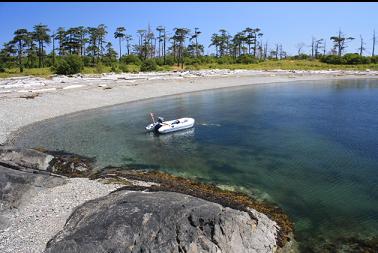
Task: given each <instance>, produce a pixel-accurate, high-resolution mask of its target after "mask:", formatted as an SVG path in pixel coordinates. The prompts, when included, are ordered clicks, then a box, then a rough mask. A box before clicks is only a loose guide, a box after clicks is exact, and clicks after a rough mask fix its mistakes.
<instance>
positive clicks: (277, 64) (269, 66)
mask: <svg viewBox="0 0 378 253" xmlns="http://www.w3.org/2000/svg"><path fill="white" fill-rule="evenodd" d="M185 68H186V69H188V70H190V69H231V70H235V69H246V70H274V69H283V70H329V69H332V70H366V69H370V70H378V64H359V65H335V64H327V63H324V62H320V61H319V60H278V61H277V60H267V61H263V62H259V63H251V64H218V63H209V64H199V65H196V66H192V65H187V66H185Z"/></svg>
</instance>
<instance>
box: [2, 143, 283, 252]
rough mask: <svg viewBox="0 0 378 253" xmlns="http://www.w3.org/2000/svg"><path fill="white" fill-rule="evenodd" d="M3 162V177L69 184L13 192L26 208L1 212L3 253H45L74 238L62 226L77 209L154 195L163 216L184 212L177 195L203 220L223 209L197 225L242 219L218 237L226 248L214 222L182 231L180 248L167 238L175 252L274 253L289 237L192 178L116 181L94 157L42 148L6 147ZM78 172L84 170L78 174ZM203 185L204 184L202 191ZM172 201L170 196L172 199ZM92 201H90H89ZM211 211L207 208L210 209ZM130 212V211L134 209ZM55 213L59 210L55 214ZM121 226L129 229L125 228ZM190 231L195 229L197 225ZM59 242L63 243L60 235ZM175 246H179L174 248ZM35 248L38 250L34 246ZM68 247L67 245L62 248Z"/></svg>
mask: <svg viewBox="0 0 378 253" xmlns="http://www.w3.org/2000/svg"><path fill="white" fill-rule="evenodd" d="M42 151H43V152H42ZM0 158H1V159H0V160H1V163H2V164H3V166H1V167H0V176H4V175H8V172H9V170H10V171H12V172H16V173H19V174H23V175H33V176H36V175H37V176H43V177H47V178H50V177H51V178H53V177H57V178H59V180H64V182H61V181H59V183H58V184H57V183H56V184H53V185H50V186H51V187H46V186H44V185H42V186H39V188H38V189H37V190H36V191H30V190H29V189H26V188H24V189H26V190H25V191H22V193H21V194H20V195H21V196H18V195H17V194H16V192H15V191H12V193H14V194H16V196H14V197H15V198H18V199H19V200H21V199H23V201H21V202H22V203H21V204H20V205H17V206H14V207H13V208H11V209H9V206H8V208H5V210H2V212H1V215H2V216H3V220H6V222H3V225H4V227H6V228H5V229H4V228H2V230H1V231H0V242H1V245H2V246H1V250H2V251H3V252H22V251H23V250H22V249H24V250H25V249H26V248H27V249H28V250H30V252H40V249H41V245H44V244H46V243H47V240H49V239H50V238H51V237H52V236H54V235H55V234H56V233H57V232H58V231H59V230H61V229H63V230H62V231H63V232H60V236H62V234H64V236H63V237H64V238H65V237H66V236H68V237H69V234H67V233H68V232H67V231H68V230H70V228H69V227H63V225H64V223H65V222H66V219H67V218H68V217H70V218H69V220H68V222H67V223H66V226H69V224H70V220H71V219H73V218H72V217H75V212H76V213H77V212H79V211H77V210H79V209H80V208H85V206H86V205H90V203H92V202H96V201H105V202H107V203H110V202H109V201H111V199H112V196H118V195H122V194H125V195H126V196H128V195H129V194H131V193H132V194H131V195H130V196H134V195H135V196H139V197H140V198H144V196H153V195H155V194H158V195H159V196H160V201H155V202H151V203H150V204H151V205H155V207H156V208H155V209H154V210H155V214H157V213H159V212H158V210H165V209H164V208H165V207H169V205H172V207H173V206H176V209H177V208H178V209H180V208H179V207H180V205H181V204H177V203H178V202H176V203H175V202H174V201H172V199H173V198H174V197H172V196H176V199H177V200H180V201H181V200H182V199H187V200H188V201H189V202H191V203H197V204H198V205H197V204H196V205H193V206H191V208H192V209H193V210H197V211H196V212H199V213H197V214H198V215H199V214H201V215H202V214H206V212H210V211H209V210H211V208H209V206H211V207H213V210H218V211H217V212H215V213H211V212H210V213H207V215H208V216H204V217H202V216H201V215H199V216H198V215H197V216H198V219H197V221H196V222H200V218H201V217H202V218H201V219H203V220H206V219H207V218H208V221H209V222H210V221H211V222H213V223H214V222H215V220H214V219H215V218H214V217H216V214H220V213H222V214H221V216H222V215H223V216H224V219H223V220H227V219H229V220H232V221H235V220H238V219H239V221H240V222H239V223H240V224H239V223H237V224H238V225H235V224H236V223H229V225H227V226H229V229H230V232H229V234H230V235H232V236H231V239H230V237H227V236H224V235H222V236H223V237H219V238H218V239H217V243H218V244H219V245H221V246H219V245H218V246H217V243H215V242H214V241H213V239H212V236H214V234H212V233H213V232H214V231H213V230H212V229H214V228H215V223H214V224H213V225H211V226H210V225H209V224H210V223H209V224H208V225H209V227H207V228H206V229H205V230H206V231H205V230H201V229H200V228H199V227H198V226H200V225H198V226H197V227H198V228H196V229H195V230H193V229H192V230H188V231H189V232H188V234H185V233H186V230H185V229H183V230H180V231H181V232H180V235H181V236H182V238H181V237H180V238H181V239H179V240H180V243H178V242H177V240H176V239H175V238H168V237H167V238H163V239H164V240H165V241H166V242H167V243H168V242H170V245H171V246H169V247H172V248H171V249H172V250H178V248H179V247H182V249H184V248H185V249H196V248H197V249H201V247H202V248H203V247H204V248H203V249H209V250H210V249H213V251H211V250H210V251H209V252H217V251H216V249H218V251H219V249H220V250H221V252H240V251H238V249H245V250H242V251H245V252H254V251H255V250H253V249H260V250H262V251H266V252H272V250H276V249H280V248H281V247H282V246H283V245H281V243H282V242H285V241H283V240H280V239H278V238H286V237H282V232H281V230H280V229H279V226H278V225H277V223H276V222H275V221H273V220H271V219H270V218H268V216H266V215H265V214H263V213H260V212H259V211H256V210H254V209H251V208H250V207H247V206H243V204H242V202H240V203H238V202H235V201H234V202H232V200H231V199H228V195H227V194H224V195H223V204H226V205H222V203H217V201H218V202H220V200H219V197H220V196H215V197H213V198H212V197H210V196H211V194H212V193H211V191H208V190H209V189H212V188H211V187H210V186H209V187H210V188H206V187H204V189H202V190H201V191H200V190H199V189H200V185H201V184H199V183H195V182H193V183H189V182H190V180H187V179H183V178H177V179H176V178H175V177H173V176H171V177H170V176H169V175H168V174H159V172H141V171H128V173H126V174H123V173H121V174H122V177H121V176H120V175H121V174H117V173H116V174H117V175H116V176H114V172H115V171H112V170H107V172H106V173H104V172H103V171H102V172H97V173H95V172H94V171H92V170H93V168H92V164H91V162H92V160H91V159H90V158H85V157H82V156H76V157H75V155H74V154H70V153H65V152H55V151H54V152H52V151H47V150H43V149H39V151H37V150H22V149H11V148H10V147H7V148H5V147H3V148H2V149H0ZM77 161H79V162H77ZM83 161H85V162H86V163H85V165H86V166H87V167H86V170H85V171H84V173H83V174H80V173H79V172H81V170H82V168H81V167H82V162H83ZM58 162H59V164H64V166H65V168H69V169H68V170H63V171H62V170H55V171H54V172H58V173H62V174H64V175H65V176H60V175H57V176H55V173H53V172H52V168H54V166H55V165H56V164H57V163H58ZM46 164H47V165H46ZM4 166H6V167H4ZM12 166H13V167H12ZM76 167H78V168H80V169H78V170H76ZM71 169H72V170H71ZM88 175H91V176H90V177H91V179H92V180H89V179H87V178H72V179H68V178H67V176H74V177H77V176H79V177H84V176H88ZM154 177H155V179H154ZM4 178H5V179H4V180H3V182H4V181H7V180H8V181H12V179H9V177H4ZM173 178H175V179H174V180H177V181H175V182H174V181H172V179H173ZM93 179H96V180H93ZM167 179H168V180H169V181H170V182H171V184H176V185H179V184H180V185H181V186H182V188H181V192H180V189H178V188H177V189H175V188H173V187H171V186H170V185H168V184H167V182H166V181H165V180H167ZM99 180H100V181H103V183H100V182H99ZM109 181H110V183H109ZM153 181H155V182H153ZM184 181H186V182H188V183H187V184H185V185H184V184H182V182H184ZM46 182H47V181H46ZM6 183H8V182H6ZM104 183H105V184H104ZM21 184H22V185H29V184H30V183H29V181H25V182H23V181H22V182H21ZM3 185H4V184H3ZM203 186H205V185H203ZM203 186H202V185H201V187H203ZM190 187H193V188H190ZM5 188H6V187H2V188H0V189H1V194H2V199H4V198H3V196H4V194H6V193H7V192H6V191H4V189H5ZM184 188H185V189H186V190H187V191H188V192H197V193H200V195H198V196H195V195H194V194H186V193H185V192H184V191H183V189H184ZM219 190H220V189H219ZM111 191H113V193H111V194H110V195H107V194H108V193H110V192H111ZM220 191H222V190H220ZM222 192H223V193H224V192H225V191H222ZM8 193H9V192H8ZM133 194H134V195H133ZM193 195H194V196H193ZM23 196H28V197H27V198H26V199H25V198H22V197H23ZM167 196H171V198H169V197H167ZM177 196H179V197H177ZM183 196H184V197H183ZM206 196H207V197H206ZM235 196H237V197H238V198H239V197H241V199H243V200H244V197H247V196H244V197H242V196H241V195H235ZM98 197H101V199H97V198H98ZM163 198H164V200H163ZM206 198H207V199H206ZM8 199H9V198H8ZM115 199H116V198H115ZM152 199H153V198H152ZM88 200H90V201H89V202H86V201H88ZM132 200H133V198H131V199H126V200H122V201H126V202H127V201H132ZM212 200H217V201H215V202H214V201H212ZM91 201H92V202H91ZM122 201H121V202H122ZM137 202H138V203H139V205H141V206H140V207H138V208H139V209H140V210H143V208H144V210H145V211H148V208H150V207H151V205H150V204H148V203H147V202H145V201H144V202H143V201H137ZM116 203H118V202H117V201H116V202H114V203H113V204H110V205H107V206H108V207H109V206H113V205H116ZM180 203H181V202H180ZM205 203H206V204H205ZM227 203H228V204H227ZM78 205H82V206H80V207H78V208H77V209H75V210H76V211H74V213H73V214H71V211H72V210H73V208H76V207H77V206H78ZM184 205H185V204H184ZM206 206H207V207H208V208H205V207H206ZM129 207H130V208H131V206H129ZM134 207H135V204H134ZM142 207H143V208H142ZM186 207H187V204H186ZM215 207H216V208H215ZM51 208H52V209H54V210H51ZM106 210H107V209H106V208H105V209H104V210H102V211H103V212H102V211H101V212H100V210H99V213H98V214H97V215H100V216H101V213H102V215H110V214H111V213H107V212H106ZM122 210H123V209H122ZM168 210H171V208H168ZM180 210H181V212H182V213H183V214H184V213H186V210H187V208H183V207H182V209H180ZM219 210H222V212H220V211H219ZM224 210H228V211H227V212H225V213H223V212H224ZM146 213H147V212H141V213H138V214H137V215H139V216H140V215H142V216H140V217H144V215H145V214H146ZM116 214H117V213H114V215H115V216H114V217H113V216H112V215H110V216H107V217H108V218H109V219H110V220H108V222H110V221H111V220H112V219H118V218H117V217H118V216H117V215H116ZM226 214H227V215H226ZM231 214H232V215H231ZM78 215H79V214H78ZM228 215H231V216H229V217H228ZM56 216H58V217H56ZM79 216H80V215H79ZM139 216H138V217H139ZM197 216H196V217H197ZM80 217H81V216H80ZM151 217H154V218H151V219H155V223H156V222H160V221H161V222H162V223H161V225H162V226H165V225H167V227H169V226H170V227H172V226H173V225H174V224H176V225H177V226H179V227H180V226H181V227H183V228H185V227H187V226H189V225H190V222H189V223H188V220H185V222H184V223H183V224H181V223H180V221H179V220H175V219H170V218H169V217H172V215H171V213H169V212H166V217H165V218H166V219H168V220H169V222H168V223H164V222H165V221H164V222H163V220H160V218H162V217H160V216H156V217H155V216H151ZM157 217H160V218H159V219H157ZM206 217H207V218H206ZM209 217H210V218H209ZM227 217H228V218H227ZM126 218H127V217H126ZM205 218H206V219H205ZM240 219H241V220H240ZM247 220H248V222H247ZM218 221H219V220H218ZM242 221H243V222H242ZM104 222H105V220H104ZM193 222H194V221H193ZM219 222H220V221H219ZM247 223H248V224H249V225H248V226H249V229H247V227H244V228H243V229H244V230H243V231H244V232H243V233H244V234H243V236H244V237H240V235H239V234H238V233H236V234H235V235H233V233H234V232H232V231H234V229H236V228H239V227H243V226H247V225H246V224H247ZM38 224H39V225H38ZM164 224H165V225H164ZM188 224H189V225H188ZM196 224H197V223H196ZM211 224H212V223H211ZM222 224H223V223H222ZM222 224H221V223H217V226H218V227H219V226H221V225H222ZM230 224H231V225H230ZM253 224H254V225H253ZM6 225H8V226H6ZM42 225H44V226H50V227H51V229H50V230H49V229H46V228H44V226H42ZM168 225H169V226H168ZM176 225H175V226H176ZM223 225H224V224H223ZM223 225H222V226H223ZM122 226H124V224H123V225H122ZM190 226H191V227H192V225H190ZM201 226H202V225H201ZM261 226H263V227H261ZM218 227H217V233H220V234H218V236H221V234H222V233H221V232H220V230H219V229H220V228H218ZM251 227H253V228H255V230H254V229H251ZM41 228H44V229H43V231H41V230H40V229H41ZM139 228H140V227H139ZM139 228H138V226H137V227H134V228H133V229H136V230H138V229H139ZM155 228H156V227H155ZM187 228H189V227H187ZM83 229H84V228H83ZM97 229H100V230H101V229H103V227H99V228H97ZM109 229H110V227H109ZM209 229H210V230H209ZM222 229H226V228H224V227H222ZM105 230H106V229H105ZM64 231H66V232H67V233H65V232H64ZM109 231H112V229H110V230H109ZM109 231H108V232H109ZM117 231H118V230H117ZM148 231H149V233H150V235H152V234H153V233H154V232H157V230H156V231H155V230H154V229H151V230H148ZM204 231H205V232H204ZM209 231H210V232H209ZM211 231H213V232H211ZM171 232H172V231H170V230H169V229H168V230H167V231H166V233H168V234H169V233H171ZM109 233H112V232H109ZM114 233H116V232H114ZM39 234H41V236H40V237H39ZM168 234H167V235H168ZM252 234H253V236H254V237H253V238H249V239H248V236H252ZM113 235H114V236H116V237H115V238H118V237H117V236H119V235H118V234H113ZM147 235H148V234H146V236H147ZM82 236H83V237H82V238H79V239H78V240H79V241H85V239H84V238H86V237H85V236H84V234H83V235H82ZM237 236H239V237H237ZM68 237H67V238H68ZM22 238H24V239H22ZM54 238H58V235H57V236H56V237H54ZM59 238H61V237H59ZM146 238H147V237H143V236H142V237H140V242H141V244H140V245H139V246H138V247H140V248H143V247H144V246H143V244H144V243H142V242H145V240H146ZM185 238H189V239H188V241H186V242H185V243H184V241H185ZM190 238H191V239H193V241H192V242H191V241H190V240H191V239H190ZM232 238H234V239H232ZM235 238H237V239H235ZM53 240H54V239H53ZM104 240H105V239H104ZM117 240H118V239H117ZM123 240H126V239H125V238H124V239H123ZM233 240H236V241H237V242H240V240H242V241H243V240H244V242H243V245H242V246H240V243H235V241H233ZM175 241H176V243H173V242H175ZM218 241H219V242H218ZM56 242H57V241H56ZM171 242H172V243H171ZM251 242H254V243H253V245H252V244H251ZM258 242H259V244H256V245H255V243H258ZM70 243H71V242H70ZM96 243H97V242H96ZM96 243H95V244H96ZM101 243H105V241H103V242H100V244H101ZM125 243H126V242H125ZM127 243H130V245H133V242H132V241H130V242H127ZM230 243H231V244H232V245H234V246H232V247H234V248H232V247H231V246H230ZM32 244H34V245H36V246H35V247H33V246H31V245H32ZM54 245H55V246H54ZM59 245H60V246H59V247H61V245H62V244H59ZM63 245H65V244H63ZM68 245H70V244H67V245H66V246H67V247H68ZM80 245H81V244H80ZM80 245H79V244H78V245H77V247H78V249H81V250H85V249H84V248H81V247H82V246H83V245H81V246H80ZM96 245H97V244H96ZM122 245H124V244H122ZM180 245H181V246H180ZM237 245H239V246H237ZM66 246H63V248H64V247H66ZM118 246H119V247H123V246H121V244H120V245H118ZM155 246H156V245H155ZM155 246H153V247H155ZM54 247H58V244H54V243H53V241H51V243H50V244H49V246H48V247H47V248H46V251H47V252H50V251H51V250H52V251H54V250H53V249H54ZM83 247H84V246H83ZM151 247H152V246H151ZM156 247H157V246H156ZM167 247H168V246H167ZM217 247H218V248H217ZM219 247H220V248H219ZM227 247H231V248H227ZM235 247H236V248H235ZM237 247H245V248H237ZM59 249H61V248H59ZM167 249H168V248H167ZM264 249H265V250H264ZM34 250H35V251H34ZM52 251H51V252H52ZM163 251H164V250H163ZM176 252H181V251H176Z"/></svg>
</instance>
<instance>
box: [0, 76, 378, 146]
mask: <svg viewBox="0 0 378 253" xmlns="http://www.w3.org/2000/svg"><path fill="white" fill-rule="evenodd" d="M350 78H378V71H362V72H361V71H283V70H275V71H252V70H248V71H247V70H204V71H186V72H163V73H146V74H103V75H96V76H94V75H91V76H83V75H76V76H73V77H66V76H55V77H52V78H51V79H43V78H35V77H17V78H7V79H2V80H1V79H0V144H3V143H5V142H6V140H7V138H8V137H9V135H10V134H11V133H12V132H14V131H16V130H18V129H20V128H21V127H23V126H26V125H28V124H32V123H35V122H38V121H42V120H45V119H49V118H53V117H57V116H61V115H65V114H69V113H74V112H78V111H83V110H89V109H95V108H99V107H103V106H110V105H115V104H120V103H126V102H131V101H136V100H142V99H148V98H154V97H161V96H167V95H175V94H181V93H186V92H194V91H201V90H209V89H216V88H226V87H235V86H242V85H256V84H267V83H279V82H292V81H305V80H322V79H350Z"/></svg>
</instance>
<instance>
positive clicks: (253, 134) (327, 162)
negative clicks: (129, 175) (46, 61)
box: [16, 80, 378, 248]
mask: <svg viewBox="0 0 378 253" xmlns="http://www.w3.org/2000/svg"><path fill="white" fill-rule="evenodd" d="M149 112H155V114H158V115H161V116H163V117H165V118H166V119H167V120H168V119H173V118H177V117H185V116H188V117H193V118H195V119H196V125H195V128H194V129H191V130H186V131H183V132H177V133H173V134H168V135H161V136H154V135H152V134H146V133H144V127H145V126H146V125H147V124H148V123H149V122H150V118H149ZM16 145H18V146H24V147H25V146H26V147H35V146H43V147H47V148H49V149H64V150H66V151H69V152H75V153H78V154H82V155H87V156H95V157H96V158H97V160H98V164H99V166H105V165H110V164H111V165H125V164H127V165H134V166H138V167H142V168H158V169H161V170H164V171H167V172H170V173H174V174H177V175H181V176H186V177H191V178H197V179H199V180H202V181H205V182H214V183H217V184H219V185H223V186H224V187H231V188H236V189H238V190H242V191H245V192H247V193H250V194H252V195H255V196H257V197H260V198H264V199H267V200H269V201H273V202H274V203H277V204H278V205H279V206H281V207H282V208H283V209H284V210H285V211H286V212H287V213H288V214H289V215H290V217H291V218H292V219H293V220H294V222H295V225H296V238H297V239H298V241H299V242H300V243H301V245H302V246H303V247H310V248H315V246H314V245H318V246H319V245H321V244H322V243H324V242H328V241H333V240H335V239H337V238H338V237H359V238H369V237H371V236H378V231H377V228H378V81H377V80H348V81H316V82H295V83H287V84H271V85H255V86H253V87H240V88H232V89H221V90H213V91H204V92H199V93H192V94H185V95H179V96H175V97H166V98H159V99H154V100H149V101H140V102H136V103H131V104H124V105H119V106H113V107H108V108H103V109H99V110H96V111H92V112H91V111H90V112H84V113H78V114H73V115H70V116H67V117H61V118H56V119H53V120H49V121H45V122H43V123H39V124H35V125H33V126H30V127H28V128H26V129H25V132H23V133H22V134H21V135H20V136H19V138H18V139H17V140H16ZM320 247H321V246H320Z"/></svg>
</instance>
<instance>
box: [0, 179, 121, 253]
mask: <svg viewBox="0 0 378 253" xmlns="http://www.w3.org/2000/svg"><path fill="white" fill-rule="evenodd" d="M118 187H120V185H114V184H103V183H100V182H97V181H93V180H89V179H87V178H72V179H69V180H68V183H66V184H64V185H61V186H56V187H52V188H40V189H39V190H38V191H37V192H36V193H35V194H33V196H32V197H30V198H29V199H28V200H27V201H25V202H24V203H22V204H21V206H20V207H19V208H17V209H12V211H10V212H8V213H6V214H5V215H4V216H5V218H7V220H8V223H9V226H8V227H7V228H6V229H4V230H0V251H1V252H4V253H6V252H9V253H16V252H19V253H25V252H30V253H32V252H33V253H34V252H43V250H44V249H45V247H46V243H47V242H48V241H49V240H50V239H51V238H52V236H54V235H55V234H56V233H58V232H59V231H60V230H61V229H62V228H63V226H64V224H65V223H66V220H67V218H68V217H69V216H70V214H71V212H72V211H73V209H74V208H75V207H77V206H79V205H81V204H83V203H85V202H86V201H88V200H91V199H95V198H99V197H102V196H105V195H107V194H109V193H110V192H111V191H114V190H115V189H117V188H118Z"/></svg>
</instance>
